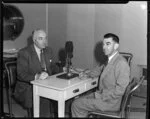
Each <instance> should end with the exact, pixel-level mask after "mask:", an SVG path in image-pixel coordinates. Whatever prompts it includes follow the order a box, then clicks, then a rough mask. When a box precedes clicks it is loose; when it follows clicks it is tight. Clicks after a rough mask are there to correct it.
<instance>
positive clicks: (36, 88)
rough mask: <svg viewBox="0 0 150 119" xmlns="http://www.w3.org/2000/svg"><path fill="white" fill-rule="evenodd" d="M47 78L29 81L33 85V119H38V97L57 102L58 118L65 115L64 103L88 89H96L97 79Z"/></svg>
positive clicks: (53, 76) (54, 76)
mask: <svg viewBox="0 0 150 119" xmlns="http://www.w3.org/2000/svg"><path fill="white" fill-rule="evenodd" d="M60 74H62V73H59V74H56V75H52V76H49V77H48V78H47V79H45V80H34V81H31V83H32V84H33V109H34V117H39V102H40V96H41V97H45V98H49V99H53V100H56V101H58V117H64V115H65V101H66V100H68V99H70V98H73V97H75V96H78V95H79V94H82V93H84V92H87V91H88V90H90V89H93V88H95V87H97V84H98V78H84V79H79V78H78V77H75V78H72V79H70V80H66V79H60V78H57V77H56V76H57V75H60Z"/></svg>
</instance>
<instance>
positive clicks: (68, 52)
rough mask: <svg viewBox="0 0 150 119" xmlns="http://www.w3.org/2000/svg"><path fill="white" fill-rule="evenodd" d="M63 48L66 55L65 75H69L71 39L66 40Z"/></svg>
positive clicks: (71, 55)
mask: <svg viewBox="0 0 150 119" xmlns="http://www.w3.org/2000/svg"><path fill="white" fill-rule="evenodd" d="M65 50H66V55H67V59H66V62H67V75H68V76H71V75H72V74H71V72H70V66H71V64H72V63H71V58H72V57H73V54H72V53H73V42H72V41H67V42H66V44H65Z"/></svg>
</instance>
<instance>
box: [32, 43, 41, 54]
mask: <svg viewBox="0 0 150 119" xmlns="http://www.w3.org/2000/svg"><path fill="white" fill-rule="evenodd" d="M34 48H35V51H36V52H37V53H40V52H41V49H40V48H38V47H37V46H36V45H35V44H34Z"/></svg>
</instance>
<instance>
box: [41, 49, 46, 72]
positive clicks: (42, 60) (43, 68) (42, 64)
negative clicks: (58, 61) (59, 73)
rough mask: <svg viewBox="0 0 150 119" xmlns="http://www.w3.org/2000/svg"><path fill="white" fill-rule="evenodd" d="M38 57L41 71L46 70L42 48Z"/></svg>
mask: <svg viewBox="0 0 150 119" xmlns="http://www.w3.org/2000/svg"><path fill="white" fill-rule="evenodd" d="M40 58H41V67H42V71H46V64H45V58H44V53H43V50H41V53H40Z"/></svg>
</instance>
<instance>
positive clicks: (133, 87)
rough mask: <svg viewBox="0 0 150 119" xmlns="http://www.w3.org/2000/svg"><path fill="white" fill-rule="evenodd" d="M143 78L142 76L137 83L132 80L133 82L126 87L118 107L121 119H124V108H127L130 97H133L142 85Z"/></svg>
mask: <svg viewBox="0 0 150 119" xmlns="http://www.w3.org/2000/svg"><path fill="white" fill-rule="evenodd" d="M144 78H145V77H144V76H143V77H141V79H140V80H139V81H137V80H136V78H133V80H132V81H131V82H130V83H129V85H128V86H127V88H126V91H125V93H124V95H123V97H122V102H121V106H120V112H121V115H122V116H121V117H124V115H125V111H126V108H127V106H129V105H128V104H129V102H130V99H131V96H132V95H133V92H134V91H135V90H136V89H137V88H138V87H139V86H140V85H141V84H142V82H143V80H144Z"/></svg>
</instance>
